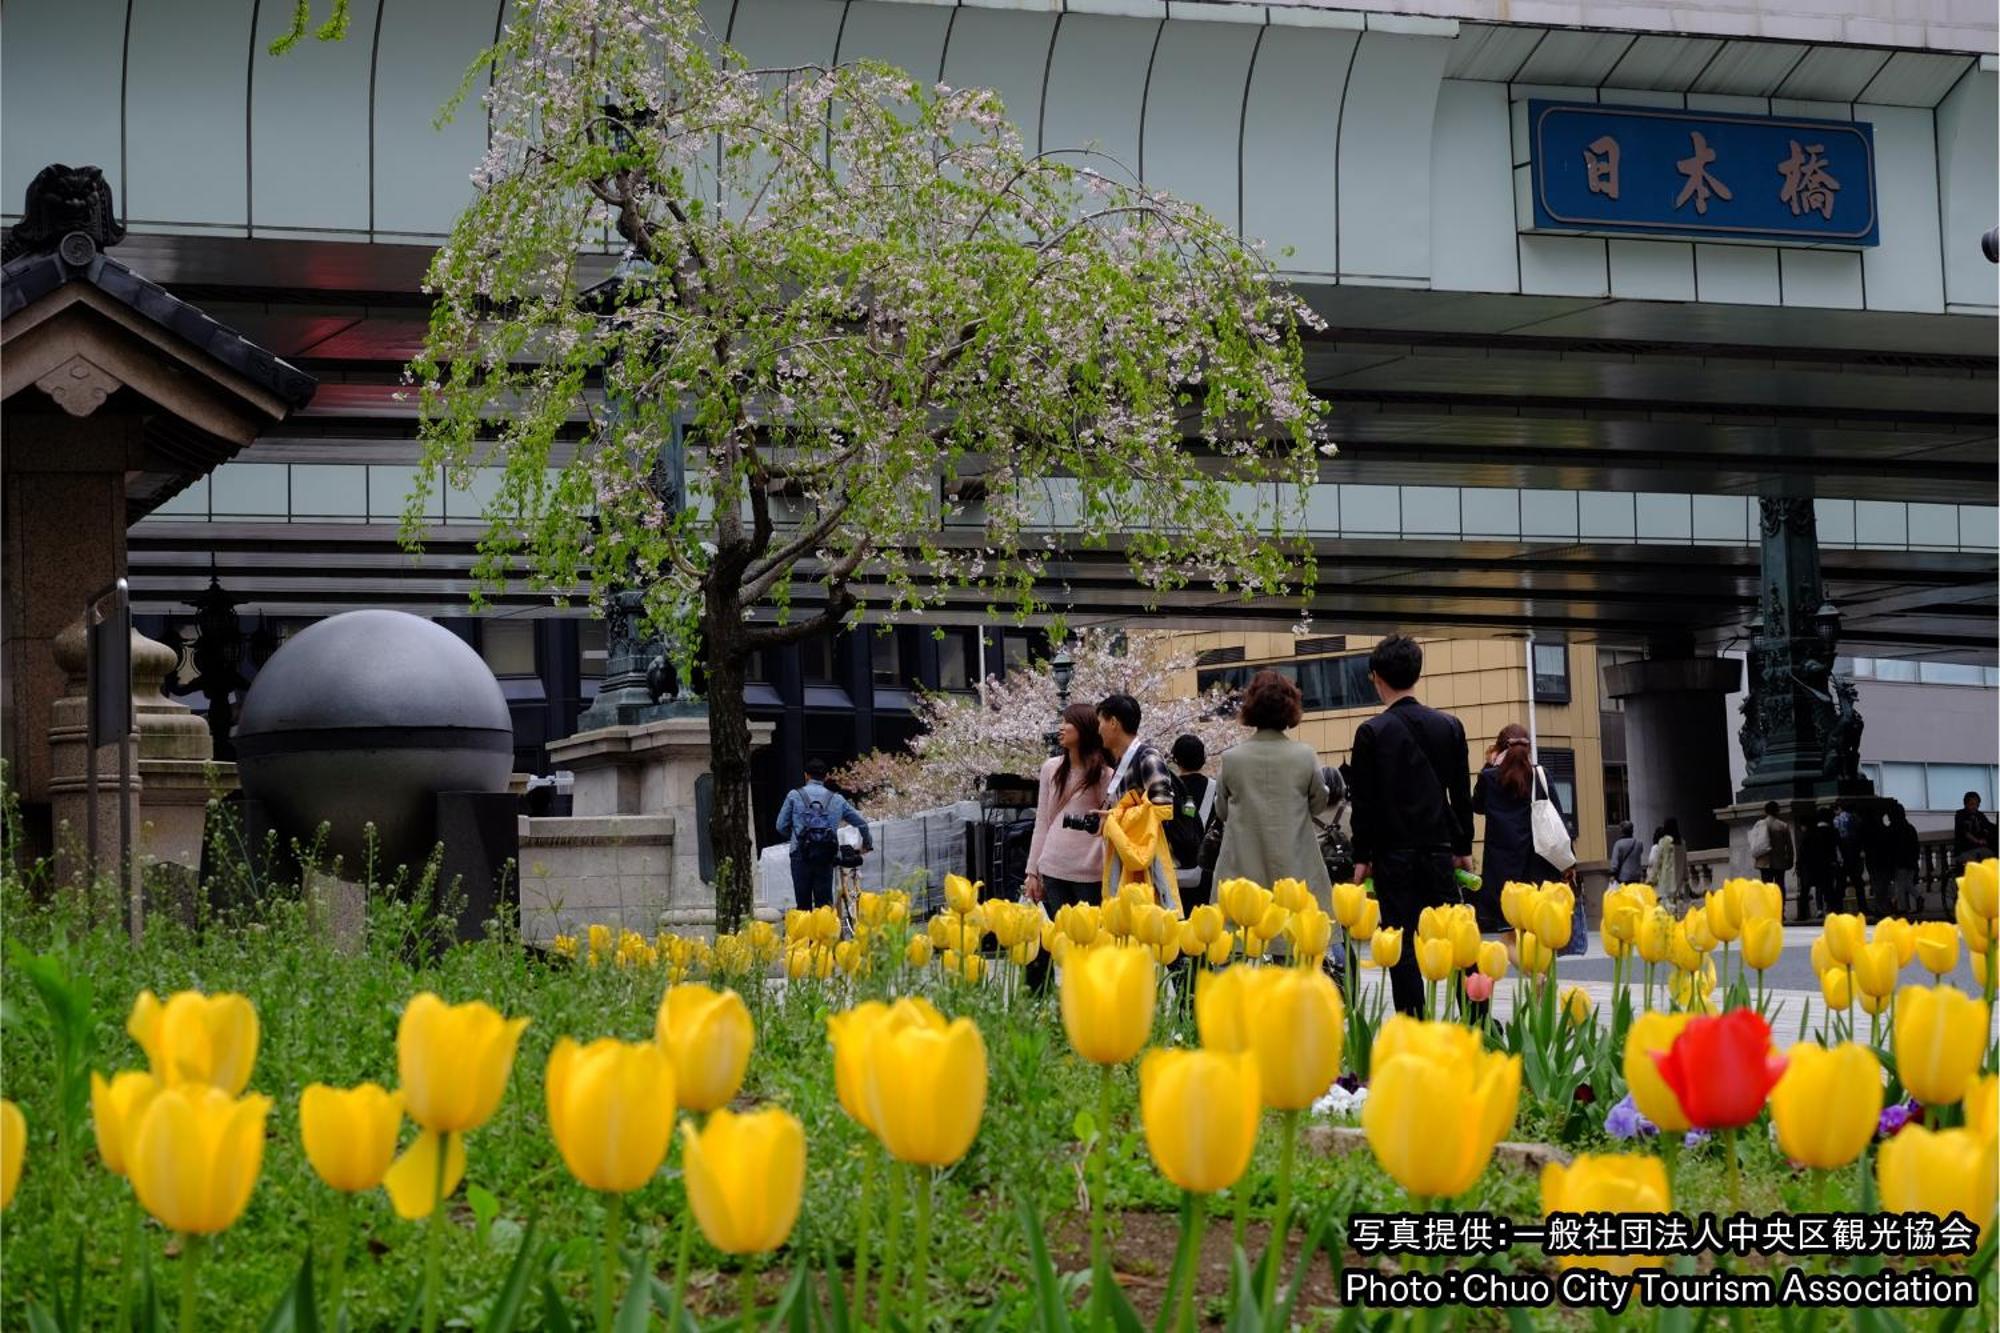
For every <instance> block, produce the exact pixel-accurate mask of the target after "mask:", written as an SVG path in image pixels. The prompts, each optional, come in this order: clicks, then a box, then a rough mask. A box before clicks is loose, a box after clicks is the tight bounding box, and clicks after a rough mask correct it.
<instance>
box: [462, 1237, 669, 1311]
mask: <svg viewBox="0 0 2000 1333" xmlns="http://www.w3.org/2000/svg"><path fill="white" fill-rule="evenodd" d="M535 1225H536V1219H534V1218H532V1217H530V1218H529V1219H528V1229H527V1230H526V1231H525V1232H523V1233H522V1235H521V1243H520V1245H519V1246H518V1247H516V1249H515V1250H514V1262H513V1263H512V1264H509V1265H508V1267H507V1278H506V1280H505V1281H504V1282H502V1283H501V1284H500V1294H499V1295H498V1296H496V1297H494V1298H493V1307H492V1308H491V1309H489V1310H488V1311H487V1312H486V1319H485V1321H484V1322H482V1323H481V1324H480V1325H479V1328H480V1333H513V1328H514V1325H515V1323H516V1322H517V1321H518V1320H519V1319H520V1317H521V1307H522V1306H523V1305H524V1304H526V1303H527V1299H528V1278H529V1275H530V1274H531V1273H532V1272H533V1271H534V1269H535V1267H536V1262H535V1261H536V1257H537V1252H538V1247H537V1246H536V1244H535ZM638 1285H640V1286H641V1287H642V1288H643V1284H638Z"/></svg>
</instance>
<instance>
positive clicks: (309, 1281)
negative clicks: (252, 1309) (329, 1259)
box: [182, 1249, 319, 1333]
mask: <svg viewBox="0 0 2000 1333" xmlns="http://www.w3.org/2000/svg"><path fill="white" fill-rule="evenodd" d="M182 1262H186V1261H185V1260H183V1261H182ZM264 1333H319V1306H318V1304H317V1303H315V1301H314V1300H313V1257H312V1250H311V1249H307V1250H306V1257H305V1258H304V1259H302V1260H300V1261H299V1273H298V1276H297V1277H295V1278H293V1279H292V1284H291V1286H289V1287H287V1288H286V1289H285V1294H284V1297H283V1298H282V1299H281V1300H279V1302H278V1304H277V1305H276V1306H275V1307H274V1308H273V1309H272V1310H271V1313H270V1315H269V1317H267V1318H266V1319H265V1320H264Z"/></svg>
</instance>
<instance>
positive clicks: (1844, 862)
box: [1833, 801, 1868, 913]
mask: <svg viewBox="0 0 2000 1333" xmlns="http://www.w3.org/2000/svg"><path fill="white" fill-rule="evenodd" d="M1866 833H1867V830H1866V829H1864V828H1863V827H1862V824H1861V812H1860V811H1858V810H1856V809H1855V808H1854V807H1853V806H1852V805H1850V804H1849V803H1848V802H1846V801H1841V802H1840V803H1839V804H1837V805H1835V806H1834V808H1833V836H1834V838H1835V840H1836V841H1837V842H1838V843H1839V845H1840V884H1841V888H1842V891H1843V894H1842V896H1845V890H1846V889H1848V888H1850V887H1851V888H1852V889H1853V890H1854V910H1855V911H1857V912H1862V913H1866V912H1867V911H1868V873H1867V866H1868V857H1867V848H1866V846H1865V844H1864V841H1863V839H1864V837H1865V836H1866Z"/></svg>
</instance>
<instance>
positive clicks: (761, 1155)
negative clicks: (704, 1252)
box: [681, 1107, 806, 1254]
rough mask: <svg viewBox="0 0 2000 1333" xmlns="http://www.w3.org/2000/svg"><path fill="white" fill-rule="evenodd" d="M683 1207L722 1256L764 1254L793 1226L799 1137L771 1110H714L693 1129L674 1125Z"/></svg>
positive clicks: (801, 1130)
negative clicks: (678, 1128) (684, 1186)
mask: <svg viewBox="0 0 2000 1333" xmlns="http://www.w3.org/2000/svg"><path fill="white" fill-rule="evenodd" d="M681 1161H682V1163H683V1167H684V1175H685V1179H686V1182H687V1198H688V1207H690V1208H691V1209H693V1210H694V1220H695V1222H696V1223H697V1224H698V1225H699V1226H700V1227H701V1234H702V1235H704V1236H706V1237H708V1243H709V1244H710V1245H713V1246H714V1247H715V1248H716V1249H718V1250H721V1251H722V1252H723V1253H724V1254H768V1253H770V1252H771V1251H772V1250H775V1249H777V1248H778V1247H779V1246H780V1245H783V1244H784V1243H785V1241H786V1239H787V1238H788V1237H790V1236H791V1234H792V1227H793V1225H794V1224H795V1223H796V1222H797V1221H798V1220H799V1205H800V1203H801V1202H802V1201H803V1200H804V1198H805V1190H806V1132H805V1127H804V1126H802V1125H801V1124H799V1121H798V1118H797V1117H796V1116H793V1115H791V1114H790V1113H788V1112H785V1111H781V1110H779V1109H778V1108H776V1107H766V1108H764V1109H763V1110H761V1111H751V1112H749V1113H748V1114H746V1115H737V1114H736V1113H735V1112H733V1111H729V1110H726V1109H725V1110H719V1111H717V1112H715V1114H713V1115H711V1116H710V1117H709V1118H708V1123H707V1124H705V1125H704V1126H702V1128H701V1129H700V1130H699V1131H697V1130H696V1129H695V1127H694V1125H693V1124H692V1123H688V1124H684V1125H682V1126H681Z"/></svg>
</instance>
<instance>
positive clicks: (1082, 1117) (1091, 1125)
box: [1070, 1110, 1097, 1143]
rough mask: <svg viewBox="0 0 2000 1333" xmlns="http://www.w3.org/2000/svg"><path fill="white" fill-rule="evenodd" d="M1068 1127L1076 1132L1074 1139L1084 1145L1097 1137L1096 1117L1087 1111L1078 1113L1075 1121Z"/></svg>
mask: <svg viewBox="0 0 2000 1333" xmlns="http://www.w3.org/2000/svg"><path fill="white" fill-rule="evenodd" d="M1070 1127H1071V1128H1072V1129H1074V1130H1075V1131H1076V1137H1077V1138H1078V1139H1079V1140H1081V1141H1082V1142H1084V1143H1088V1142H1090V1141H1091V1140H1092V1139H1094V1138H1096V1137H1097V1117H1096V1116H1094V1115H1092V1114H1091V1113H1090V1112H1089V1111H1088V1110H1083V1111H1078V1112H1077V1113H1076V1119H1075V1120H1073V1121H1071V1122H1070Z"/></svg>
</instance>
